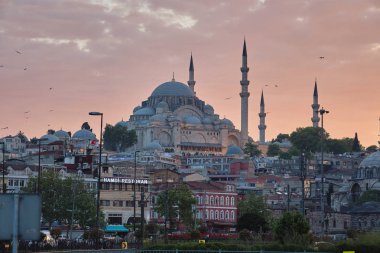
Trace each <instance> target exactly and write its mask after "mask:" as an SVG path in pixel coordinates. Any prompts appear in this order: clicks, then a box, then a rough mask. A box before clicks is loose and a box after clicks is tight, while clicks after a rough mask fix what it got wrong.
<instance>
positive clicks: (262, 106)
mask: <svg viewBox="0 0 380 253" xmlns="http://www.w3.org/2000/svg"><path fill="white" fill-rule="evenodd" d="M265 116H267V114H266V113H265V104H264V92H263V91H261V101H260V113H259V117H260V125H259V130H260V143H261V144H263V143H265V129H266V128H267V126H266V125H265Z"/></svg>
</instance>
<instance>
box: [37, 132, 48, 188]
mask: <svg viewBox="0 0 380 253" xmlns="http://www.w3.org/2000/svg"><path fill="white" fill-rule="evenodd" d="M47 140H48V138H40V139H37V141H38V176H37V193H40V190H41V141H47Z"/></svg>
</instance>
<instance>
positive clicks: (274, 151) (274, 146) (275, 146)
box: [267, 143, 281, 156]
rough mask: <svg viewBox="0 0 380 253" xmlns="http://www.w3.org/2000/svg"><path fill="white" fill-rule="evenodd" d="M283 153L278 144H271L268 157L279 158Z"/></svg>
mask: <svg viewBox="0 0 380 253" xmlns="http://www.w3.org/2000/svg"><path fill="white" fill-rule="evenodd" d="M280 153H281V149H280V146H279V145H278V144H273V143H271V144H269V145H268V151H267V156H278V155H279V154H280Z"/></svg>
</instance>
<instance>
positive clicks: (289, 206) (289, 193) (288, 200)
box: [288, 184, 290, 212]
mask: <svg viewBox="0 0 380 253" xmlns="http://www.w3.org/2000/svg"><path fill="white" fill-rule="evenodd" d="M289 211H290V186H289V184H288V212H289Z"/></svg>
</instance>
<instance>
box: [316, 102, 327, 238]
mask: <svg viewBox="0 0 380 253" xmlns="http://www.w3.org/2000/svg"><path fill="white" fill-rule="evenodd" d="M318 112H319V113H320V114H321V120H322V121H321V123H322V124H321V126H322V135H321V183H322V186H321V227H322V231H321V235H322V237H323V236H324V235H325V200H324V198H325V178H324V177H325V175H324V173H325V172H324V168H323V160H324V159H323V145H324V140H325V129H324V128H323V115H324V114H327V113H329V111H327V110H325V109H324V108H323V107H322V109H320V110H319V111H318Z"/></svg>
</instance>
